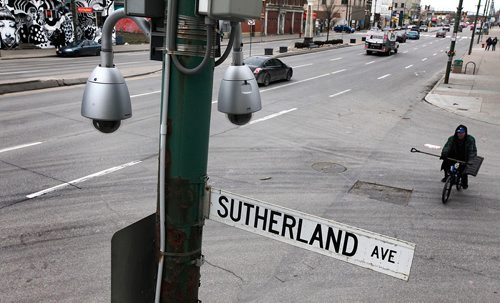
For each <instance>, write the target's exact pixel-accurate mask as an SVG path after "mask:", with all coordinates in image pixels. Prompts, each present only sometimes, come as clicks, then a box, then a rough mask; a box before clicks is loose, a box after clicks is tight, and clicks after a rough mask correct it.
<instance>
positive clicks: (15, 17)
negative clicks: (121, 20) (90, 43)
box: [0, 0, 114, 49]
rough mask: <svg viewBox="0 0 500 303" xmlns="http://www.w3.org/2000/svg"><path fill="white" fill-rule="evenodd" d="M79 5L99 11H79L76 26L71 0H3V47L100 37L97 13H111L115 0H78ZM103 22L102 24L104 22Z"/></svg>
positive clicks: (0, 30) (57, 44)
mask: <svg viewBox="0 0 500 303" xmlns="http://www.w3.org/2000/svg"><path fill="white" fill-rule="evenodd" d="M75 4H76V7H91V8H93V9H94V11H96V12H97V13H77V20H75V21H76V24H77V27H76V30H75V28H74V22H73V14H72V13H71V9H70V3H69V2H68V3H66V1H65V0H0V37H1V40H0V48H2V49H14V48H18V47H20V46H22V44H23V43H24V44H31V45H34V46H35V47H39V48H54V47H55V48H58V47H61V46H64V45H66V44H68V43H70V42H72V41H73V40H74V39H75V35H76V39H77V40H81V39H90V40H93V39H95V40H98V39H100V29H99V28H98V25H97V22H96V21H97V20H96V18H97V14H99V15H101V16H102V17H106V16H108V14H110V13H112V12H113V10H114V1H113V0H89V1H87V0H75ZM100 26H102V24H101V25H100Z"/></svg>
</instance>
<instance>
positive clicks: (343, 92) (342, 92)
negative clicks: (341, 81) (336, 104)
mask: <svg viewBox="0 0 500 303" xmlns="http://www.w3.org/2000/svg"><path fill="white" fill-rule="evenodd" d="M350 91H351V89H346V90H344V91H341V92H340V93H336V94H333V95H330V96H329V97H330V98H333V97H337V96H339V95H342V94H345V93H348V92H350Z"/></svg>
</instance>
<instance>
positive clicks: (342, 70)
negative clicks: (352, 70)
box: [330, 68, 347, 75]
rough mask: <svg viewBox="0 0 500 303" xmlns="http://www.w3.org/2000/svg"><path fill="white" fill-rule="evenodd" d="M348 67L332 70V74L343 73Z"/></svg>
mask: <svg viewBox="0 0 500 303" xmlns="http://www.w3.org/2000/svg"><path fill="white" fill-rule="evenodd" d="M346 70H347V69H345V68H344V69H341V70H338V71H334V72H331V73H330V74H331V75H335V74H338V73H341V72H345V71H346Z"/></svg>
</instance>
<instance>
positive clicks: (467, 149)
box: [441, 125, 477, 189]
mask: <svg viewBox="0 0 500 303" xmlns="http://www.w3.org/2000/svg"><path fill="white" fill-rule="evenodd" d="M476 156H477V148H476V140H475V139H474V137H473V136H471V135H469V134H468V133H467V127H466V126H465V125H459V126H458V127H457V129H456V130H455V134H454V135H453V136H451V137H449V138H448V141H446V144H445V145H444V147H443V150H442V151H441V159H442V160H443V163H442V164H441V170H444V178H443V179H442V180H441V182H445V181H446V178H448V170H449V168H450V166H451V165H454V164H455V163H456V162H455V161H452V160H449V159H447V158H453V159H457V160H461V161H465V162H468V161H469V160H470V159H473V158H474V157H476ZM464 169H465V165H461V166H460V173H462V172H463V170H464ZM467 187H469V184H468V178H467V175H466V174H463V175H462V188H463V189H467Z"/></svg>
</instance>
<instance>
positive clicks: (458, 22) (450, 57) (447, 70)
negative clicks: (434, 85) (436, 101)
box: [444, 0, 463, 84]
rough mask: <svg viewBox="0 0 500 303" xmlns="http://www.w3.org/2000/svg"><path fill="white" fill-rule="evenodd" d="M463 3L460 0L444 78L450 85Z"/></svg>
mask: <svg viewBox="0 0 500 303" xmlns="http://www.w3.org/2000/svg"><path fill="white" fill-rule="evenodd" d="M462 3H463V0H460V2H459V4H458V8H457V15H456V16H455V26H454V27H453V34H452V38H451V44H450V50H449V51H448V63H447V64H446V74H445V77H444V83H445V84H448V82H449V80H450V72H451V61H452V60H453V56H455V43H456V40H457V33H458V26H460V18H461V16H462Z"/></svg>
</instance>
